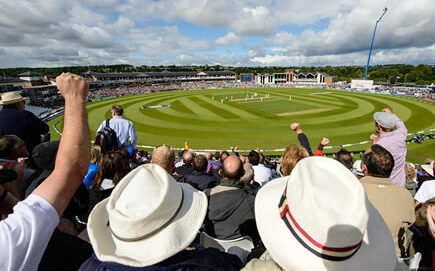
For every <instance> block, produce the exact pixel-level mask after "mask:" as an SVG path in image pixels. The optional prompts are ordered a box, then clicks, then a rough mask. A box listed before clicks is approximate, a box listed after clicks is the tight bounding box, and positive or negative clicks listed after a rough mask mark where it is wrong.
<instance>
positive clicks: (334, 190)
mask: <svg viewBox="0 0 435 271" xmlns="http://www.w3.org/2000/svg"><path fill="white" fill-rule="evenodd" d="M255 217H256V222H257V227H258V231H259V233H260V236H261V239H262V241H263V243H264V245H265V247H266V249H267V252H266V253H265V254H263V255H262V256H261V258H260V259H253V260H251V261H250V262H249V263H248V264H247V265H246V266H245V268H244V269H243V270H245V271H251V270H257V271H258V270H268V271H275V270H288V271H296V270H297V271H326V270H329V271H348V270H352V271H367V270H382V271H393V270H395V271H397V270H409V269H407V267H406V266H404V264H403V263H398V261H397V258H396V255H395V251H394V243H393V239H392V237H391V233H390V230H389V229H388V227H387V225H386V224H385V222H384V220H383V219H382V217H381V216H380V215H379V213H378V212H377V211H376V209H375V208H374V207H373V205H372V204H371V203H370V201H369V200H368V198H367V195H366V193H365V192H364V188H363V187H362V185H361V184H360V182H359V181H358V180H357V179H356V178H355V176H354V175H353V174H352V172H351V171H350V170H348V169H347V168H346V167H344V166H343V165H342V164H340V163H339V162H338V161H336V160H334V159H330V158H326V157H308V158H305V159H302V160H301V161H299V162H298V163H297V164H296V166H295V168H294V169H293V171H292V174H291V175H290V176H286V177H282V178H280V179H276V180H273V181H272V182H270V183H268V184H267V185H265V186H264V187H262V188H261V189H260V190H259V192H258V194H257V197H256V199H255Z"/></svg>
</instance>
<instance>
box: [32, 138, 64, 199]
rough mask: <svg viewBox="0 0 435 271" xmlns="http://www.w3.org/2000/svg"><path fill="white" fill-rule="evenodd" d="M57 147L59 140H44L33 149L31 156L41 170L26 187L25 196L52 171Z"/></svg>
mask: <svg viewBox="0 0 435 271" xmlns="http://www.w3.org/2000/svg"><path fill="white" fill-rule="evenodd" d="M58 149H59V141H58V140H56V141H49V142H44V143H41V144H39V145H37V146H36V147H35V149H34V150H33V154H32V158H33V161H34V162H35V164H36V165H37V166H38V167H39V168H40V169H42V172H41V173H40V174H39V176H38V177H36V178H35V179H34V180H33V181H32V183H31V184H30V185H29V187H28V188H27V189H26V197H27V196H28V195H30V194H32V192H33V190H35V189H36V187H38V186H39V185H40V184H41V183H42V182H43V181H45V179H47V177H48V176H50V174H51V173H52V172H53V170H54V168H55V162H56V155H57V151H58Z"/></svg>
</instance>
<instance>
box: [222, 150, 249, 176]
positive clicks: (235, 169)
mask: <svg viewBox="0 0 435 271" xmlns="http://www.w3.org/2000/svg"><path fill="white" fill-rule="evenodd" d="M244 174H245V171H244V170H243V164H242V161H240V159H239V157H237V156H233V155H231V156H228V157H227V158H225V160H224V161H223V164H222V177H223V178H224V179H225V180H228V181H239V180H240V178H241V177H242V176H243V175H244Z"/></svg>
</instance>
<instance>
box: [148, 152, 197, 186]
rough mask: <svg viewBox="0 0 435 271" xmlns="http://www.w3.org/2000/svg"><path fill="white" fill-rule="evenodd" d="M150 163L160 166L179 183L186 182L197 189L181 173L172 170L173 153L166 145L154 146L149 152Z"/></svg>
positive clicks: (173, 165)
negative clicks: (150, 152)
mask: <svg viewBox="0 0 435 271" xmlns="http://www.w3.org/2000/svg"><path fill="white" fill-rule="evenodd" d="M151 163H153V164H157V165H159V166H161V167H162V168H163V169H164V170H166V172H167V173H168V174H170V175H171V176H172V178H174V179H175V180H176V181H177V182H179V183H188V184H190V185H192V186H193V187H194V188H196V189H197V186H196V184H194V183H192V182H191V181H189V180H187V179H186V178H185V177H184V176H183V175H180V174H178V173H177V172H175V171H174V168H175V153H174V150H173V149H171V147H169V146H168V145H162V146H159V147H157V148H155V149H154V150H153V152H152V154H151Z"/></svg>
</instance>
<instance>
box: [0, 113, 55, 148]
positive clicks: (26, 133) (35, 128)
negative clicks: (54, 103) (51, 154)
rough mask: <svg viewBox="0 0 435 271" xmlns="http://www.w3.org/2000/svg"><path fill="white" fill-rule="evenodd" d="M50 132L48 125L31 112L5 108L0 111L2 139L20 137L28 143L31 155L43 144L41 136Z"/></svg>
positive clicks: (0, 134)
mask: <svg viewBox="0 0 435 271" xmlns="http://www.w3.org/2000/svg"><path fill="white" fill-rule="evenodd" d="M48 131H49V128H48V125H47V124H46V123H45V122H43V121H42V120H40V119H39V118H38V117H37V116H35V115H34V114H33V113H31V112H29V111H26V110H18V109H12V108H3V109H2V110H1V111H0V137H1V136H4V135H16V136H18V137H19V138H21V139H22V140H23V141H24V142H25V143H26V146H27V150H28V151H29V153H32V151H33V148H34V147H35V146H36V145H38V144H39V143H41V135H42V134H46V133H48Z"/></svg>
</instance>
